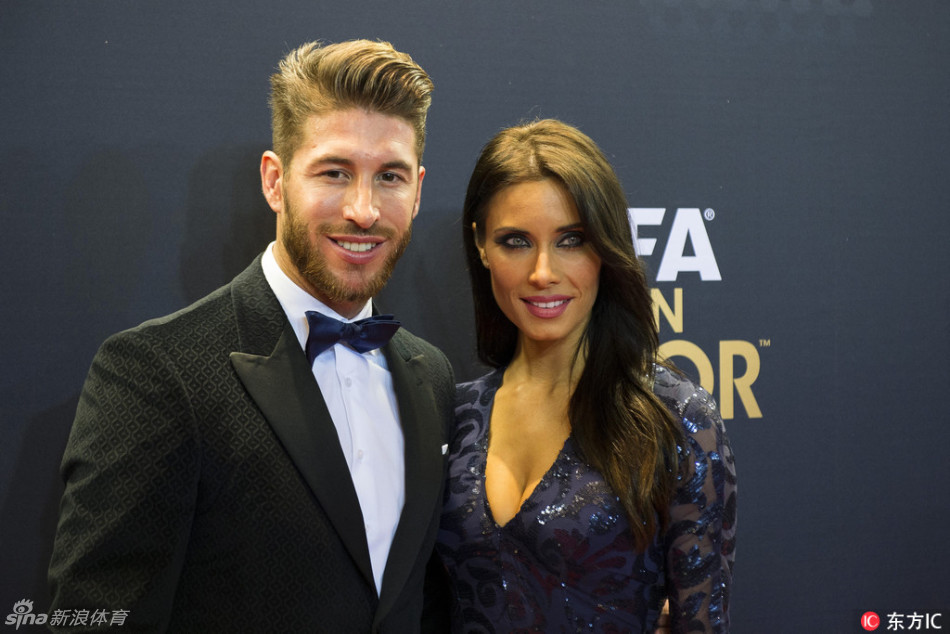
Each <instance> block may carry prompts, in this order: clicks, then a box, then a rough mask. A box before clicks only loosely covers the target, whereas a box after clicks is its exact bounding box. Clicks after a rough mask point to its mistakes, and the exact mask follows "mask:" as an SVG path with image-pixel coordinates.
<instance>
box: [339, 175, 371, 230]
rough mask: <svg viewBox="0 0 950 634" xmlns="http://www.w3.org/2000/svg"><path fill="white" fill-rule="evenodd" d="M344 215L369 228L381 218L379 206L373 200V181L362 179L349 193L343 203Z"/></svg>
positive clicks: (364, 227)
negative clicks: (368, 181)
mask: <svg viewBox="0 0 950 634" xmlns="http://www.w3.org/2000/svg"><path fill="white" fill-rule="evenodd" d="M343 217H344V218H345V219H346V220H352V221H353V222H355V223H356V224H357V225H359V226H360V227H362V228H363V229H369V228H370V227H372V226H373V225H374V224H376V221H377V220H379V208H378V207H377V206H376V204H375V202H374V200H373V187H372V184H371V183H367V182H364V181H363V180H360V181H359V182H357V183H355V184H354V185H353V187H352V188H351V189H350V191H349V192H348V193H347V198H346V203H345V204H344V205H343Z"/></svg>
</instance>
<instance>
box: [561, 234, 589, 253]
mask: <svg viewBox="0 0 950 634" xmlns="http://www.w3.org/2000/svg"><path fill="white" fill-rule="evenodd" d="M558 246H562V247H567V248H569V249H573V248H576V247H581V246H584V234H583V233H579V232H571V233H568V234H566V235H565V236H563V237H562V238H561V239H560V240H559V241H558Z"/></svg>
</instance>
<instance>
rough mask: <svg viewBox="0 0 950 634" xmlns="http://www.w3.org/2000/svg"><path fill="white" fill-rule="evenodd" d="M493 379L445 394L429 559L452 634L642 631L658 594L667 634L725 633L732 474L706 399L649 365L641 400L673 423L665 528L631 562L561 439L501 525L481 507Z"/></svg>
mask: <svg viewBox="0 0 950 634" xmlns="http://www.w3.org/2000/svg"><path fill="white" fill-rule="evenodd" d="M502 376H503V370H496V371H494V372H492V373H490V374H488V375H486V376H483V377H482V378H480V379H478V380H476V381H473V382H471V383H464V384H462V385H460V386H459V389H458V401H457V405H456V410H455V415H456V427H455V431H454V436H453V438H452V442H451V444H450V447H449V479H448V484H447V487H446V492H445V506H444V510H443V513H442V525H441V528H440V531H439V541H438V545H437V549H438V552H439V554H440V555H441V557H442V560H443V562H444V563H445V565H446V568H447V569H448V572H449V576H450V578H451V581H452V594H453V595H454V599H455V607H454V612H453V616H452V629H453V632H486V633H487V632H492V633H498V634H501V633H509V632H543V633H544V634H554V633H559V632H618V633H619V632H652V631H653V629H654V628H655V625H656V619H657V617H658V615H659V612H660V608H661V606H662V604H663V600H664V598H666V597H667V596H669V599H670V611H671V615H672V619H673V631H674V632H693V631H697V632H727V631H728V629H729V609H728V608H729V589H730V584H731V581H732V565H733V561H734V547H735V526H736V497H735V491H736V477H735V464H734V460H733V456H732V451H731V449H730V447H729V441H728V439H727V438H726V435H725V429H724V428H723V424H722V419H721V417H720V415H719V412H718V410H717V409H716V404H715V403H714V402H713V400H712V398H711V397H710V396H709V394H708V393H706V392H705V391H704V390H703V389H702V388H697V387H696V386H694V385H693V384H692V383H690V382H689V381H686V380H684V379H682V378H680V377H678V376H676V375H675V374H673V373H672V372H670V371H668V370H666V369H664V368H662V367H658V368H657V372H656V381H655V384H654V393H655V394H656V395H657V396H658V397H659V398H660V399H661V400H662V401H663V402H664V403H665V404H666V405H667V406H668V407H669V408H670V411H672V412H673V414H674V415H675V416H676V417H677V418H678V419H679V420H680V421H681V422H682V425H683V430H684V435H685V443H684V444H683V446H681V447H680V465H681V467H680V479H679V484H678V486H677V491H676V496H675V499H674V500H673V504H672V507H671V518H670V530H669V531H668V532H667V533H666V534H665V535H663V536H660V535H657V536H656V537H654V539H653V543H652V544H651V545H650V547H649V548H648V549H647V550H646V551H645V552H638V551H637V550H636V548H635V546H634V543H633V538H632V536H631V535H630V530H629V524H628V522H627V519H626V515H625V513H624V510H623V507H622V506H621V505H620V501H619V500H618V499H617V497H616V496H615V495H614V494H613V492H612V491H611V489H610V488H609V487H608V486H607V484H606V483H605V482H604V480H603V478H602V477H601V475H600V473H598V472H597V471H595V470H594V469H592V468H591V467H589V466H588V465H587V464H585V463H584V462H583V461H582V460H581V459H580V458H579V456H578V453H577V450H576V448H575V446H574V442H573V438H568V439H567V441H566V442H565V443H564V447H563V449H562V450H561V452H560V454H559V455H558V457H557V459H556V460H555V462H554V464H553V465H552V467H551V469H550V470H549V471H548V472H547V473H546V474H545V475H544V476H543V477H542V479H541V482H540V483H539V484H538V486H537V488H535V490H534V491H533V492H532V493H531V495H530V497H529V498H528V499H527V500H526V501H525V502H524V504H523V505H522V507H521V509H520V510H519V511H518V513H517V514H516V515H515V516H514V517H513V518H512V519H511V520H510V521H509V522H508V523H507V524H505V525H504V526H498V525H497V524H496V523H495V521H494V519H493V518H492V514H491V509H490V508H489V506H488V500H487V498H486V497H485V459H486V456H487V450H488V429H489V418H490V414H491V409H492V403H493V402H494V396H495V392H496V391H497V389H498V387H499V386H500V385H501V382H502Z"/></svg>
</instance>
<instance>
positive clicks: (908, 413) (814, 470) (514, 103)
mask: <svg viewBox="0 0 950 634" xmlns="http://www.w3.org/2000/svg"><path fill="white" fill-rule="evenodd" d="M0 13H2V16H0V87H2V89H0V223H2V231H0V258H2V263H3V268H4V270H5V271H6V274H5V275H4V276H3V278H2V281H0V285H2V286H0V297H2V302H0V333H2V337H3V351H4V361H3V376H2V385H0V389H2V391H0V425H2V427H0V617H4V616H5V615H7V614H9V613H10V611H11V610H12V606H13V603H14V602H15V601H17V600H20V599H24V598H25V599H29V600H32V601H33V602H34V604H35V608H34V611H35V612H42V611H44V610H45V609H46V607H47V606H48V598H47V594H46V587H45V568H46V562H47V559H48V557H49V551H50V545H51V544H50V542H51V537H52V533H53V530H54V527H55V521H56V514H57V504H58V498H59V494H60V492H61V483H60V482H59V479H58V474H57V467H58V463H59V458H60V455H61V452H62V450H63V446H64V444H65V440H66V437H67V434H68V431H69V427H70V424H71V419H72V414H73V411H74V408H75V404H76V399H77V396H78V393H79V390H80V387H81V385H82V381H83V379H84V376H85V373H86V370H87V368H88V365H89V362H90V360H91V358H92V355H93V354H94V352H95V350H96V348H97V347H98V345H99V343H101V341H102V340H103V339H104V338H105V337H106V336H107V335H108V334H110V333H112V332H114V331H116V330H119V329H122V328H125V327H129V326H132V325H134V324H137V323H139V322H140V321H143V320H144V319H147V318H150V317H154V316H157V315H160V314H165V313H168V312H171V311H173V310H176V309H178V308H180V307H182V306H183V305H185V304H186V303H188V302H190V301H192V300H194V299H197V298H198V297H200V296H202V295H204V294H205V293H206V292H208V291H210V290H211V289H213V288H215V287H216V286H218V285H220V284H222V283H224V282H226V281H227V280H229V279H230V277H231V276H232V275H233V274H234V273H235V272H237V271H239V270H240V269H242V268H243V267H244V266H245V265H246V263H247V262H248V261H249V260H250V259H251V258H252V257H253V256H254V255H255V254H256V253H257V252H258V251H259V250H260V249H262V248H263V246H264V245H266V243H267V242H268V241H269V240H270V239H271V238H272V234H273V219H272V214H271V212H270V211H269V209H268V208H267V206H266V204H265V203H264V200H263V198H262V196H261V194H260V185H259V179H258V175H257V166H258V161H259V156H260V153H261V151H263V150H264V149H266V148H267V147H268V145H269V138H270V133H269V114H268V111H267V90H268V76H269V74H270V73H271V72H272V70H273V68H274V66H275V64H276V62H277V60H278V59H279V58H280V57H281V56H282V55H283V54H284V53H285V52H286V51H287V50H289V49H290V48H291V47H293V46H296V45H298V44H300V43H302V42H304V41H307V40H311V39H317V38H320V39H325V40H328V41H338V40H341V39H349V38H353V37H369V38H380V39H386V40H389V41H391V42H393V44H394V45H395V46H396V47H397V48H399V49H402V50H405V51H408V52H410V53H411V54H412V55H413V56H414V57H415V58H416V60H417V61H419V62H420V63H421V64H422V65H423V66H424V67H425V68H426V69H427V70H428V71H429V72H430V74H431V75H432V77H433V79H434V81H435V83H436V94H435V99H434V104H433V107H432V111H431V115H430V120H429V121H430V123H429V143H428V146H427V149H426V155H425V164H426V167H427V170H428V172H427V176H426V180H425V186H424V188H423V205H422V213H421V214H420V216H419V218H418V220H417V225H416V230H415V235H414V240H413V244H412V245H411V247H410V249H409V252H408V253H407V255H406V256H405V258H404V259H403V261H402V262H401V263H400V265H399V267H398V268H397V271H396V276H395V278H394V280H393V282H392V283H391V285H390V287H389V288H388V289H387V290H386V291H385V293H384V295H383V296H382V297H381V303H382V305H383V306H384V307H385V308H386V309H391V310H392V311H393V312H396V313H398V314H399V315H400V318H402V319H403V320H404V321H406V322H407V323H408V324H409V325H410V326H411V328H412V329H413V330H414V331H415V332H417V333H419V334H422V335H423V336H425V337H427V338H429V339H430V340H432V341H433V342H434V343H436V344H437V345H440V346H441V347H442V348H443V349H444V350H445V351H446V353H447V354H448V355H449V357H450V358H451V360H452V361H453V363H454V364H455V366H456V369H457V373H458V375H459V377H460V378H470V377H472V376H475V375H476V374H477V373H478V372H480V369H479V368H478V367H477V365H476V363H475V361H474V354H473V336H472V318H471V316H470V312H471V302H470V300H469V291H468V284H467V279H466V277H465V273H464V270H463V265H462V258H461V239H460V234H461V231H460V227H459V220H458V219H459V214H460V208H461V201H462V197H463V193H464V187H465V183H466V181H467V178H468V173H469V171H470V169H471V167H472V164H473V162H474V158H475V156H476V154H477V152H478V150H479V149H480V147H481V145H482V144H483V143H484V142H485V141H486V140H487V139H488V137H489V136H491V135H492V134H493V133H494V132H495V131H496V130H498V129H499V128H501V127H503V126H506V125H509V124H512V123H516V122H518V121H520V120H522V119H526V118H534V117H558V118H562V119H564V120H567V121H569V122H571V123H574V124H576V125H578V126H579V127H581V128H582V129H583V130H585V131H586V132H587V133H588V134H590V135H591V136H592V137H593V138H594V139H595V140H596V141H598V142H599V143H600V144H601V146H602V147H603V148H604V150H605V151H606V152H607V154H608V155H609V157H610V158H611V160H612V161H613V163H614V165H615V167H616V169H617V171H618V173H619V175H620V177H621V179H622V180H623V182H624V185H625V189H626V190H627V193H628V197H629V201H630V205H631V207H635V208H638V209H663V210H665V212H664V213H663V215H662V219H659V220H658V218H659V213H658V212H653V222H654V224H641V225H640V232H639V234H640V238H641V240H649V239H655V244H653V246H652V254H651V255H649V256H646V257H645V259H646V260H647V262H648V264H649V266H650V268H651V270H652V271H653V272H654V274H656V273H657V272H658V271H660V270H661V268H662V264H661V263H662V259H663V257H664V254H667V256H666V257H670V258H672V259H671V260H669V262H668V263H674V264H675V263H676V262H677V261H678V262H679V267H678V268H679V269H680V270H678V271H677V272H676V273H675V275H674V276H673V277H672V279H668V280H660V281H657V282H656V288H657V293H659V295H660V296H661V297H662V298H663V301H664V302H665V303H667V304H668V305H669V309H670V310H669V313H670V314H662V315H661V317H660V323H661V327H662V328H661V329H662V333H661V334H662V338H663V340H664V341H665V342H672V343H669V344H668V347H667V350H668V351H677V352H679V353H685V354H687V355H688V356H678V357H676V358H675V359H674V360H675V361H677V362H680V363H681V364H682V366H683V367H684V369H686V370H687V371H688V372H690V373H692V374H694V375H696V376H699V375H701V374H702V375H704V376H705V377H706V380H707V384H708V385H709V386H710V387H711V388H712V389H713V391H714V393H715V395H716V397H717V399H719V400H720V402H721V403H723V405H726V404H727V403H729V402H732V403H733V412H732V415H731V416H728V417H727V421H726V423H727V427H728V430H729V433H730V436H731V438H732V442H733V447H734V449H735V453H736V456H737V461H738V470H739V477H740V498H739V499H740V507H739V508H740V511H739V512H740V524H739V542H738V550H737V569H736V581H735V589H734V603H733V620H734V625H735V626H734V631H735V632H737V633H740V634H741V633H758V632H813V631H817V632H860V631H864V630H862V629H861V627H860V625H859V618H860V615H861V614H862V613H864V612H865V611H868V610H874V611H877V612H878V613H880V614H882V615H885V614H888V613H901V614H910V613H913V612H914V611H916V612H918V613H922V614H923V613H930V614H933V613H935V612H942V613H948V612H950V601H948V595H947V588H948V586H947V581H946V569H947V567H948V565H950V547H948V545H947V541H946V538H945V535H944V533H945V528H946V526H947V525H948V524H950V505H948V504H947V502H946V494H945V493H944V492H943V490H942V489H943V487H944V485H945V484H946V483H947V482H950V466H948V464H950V461H948V460H947V458H946V451H947V450H946V447H948V446H950V415H948V413H947V412H948V407H947V405H946V404H945V403H943V399H944V398H945V394H946V392H947V388H948V385H950V369H948V367H950V366H948V361H947V359H948V358H950V338H948V337H950V336H948V333H950V318H948V314H950V250H948V248H947V243H948V240H950V219H948V218H950V215H948V213H947V211H946V207H947V203H948V199H950V183H948V180H950V179H948V177H950V170H948V167H950V161H948V158H947V152H948V149H947V148H948V147H950V117H948V114H947V113H948V112H950V73H948V71H947V66H948V62H950V5H948V4H947V3H946V2H945V0H916V1H915V2H892V1H888V0H850V1H848V0H721V1H717V0H639V1H633V0H630V1H628V2H616V1H608V0H592V1H590V2H584V3H579V2H573V1H568V0H544V1H540V0H523V1H521V2H517V3H512V2H499V1H496V0H483V1H481V2H464V1H462V0H449V1H440V2H434V1H414V2H398V1H397V2H380V1H377V0H372V1H368V2H361V3H315V2H304V1H302V0H297V1H288V2H270V3H260V2H250V1H249V0H229V1H228V2H223V1H221V0H206V1H205V2H201V3H184V2H167V1H165V2H161V3H159V2H143V1H136V2H129V1H128V0H109V1H106V0H89V1H86V2H67V1H64V0H56V1H39V0H31V1H26V0H6V1H5V2H4V3H3V7H2V10H0ZM688 210H696V211H695V212H691V211H688ZM636 213H638V214H639V213H642V212H636ZM684 232H685V233H684ZM684 236H685V238H684ZM710 257H711V258H712V259H713V261H714V263H715V266H716V268H717V269H718V270H719V272H720V277H721V279H719V280H713V279H711V278H712V277H713V276H712V275H710V274H709V268H708V265H709V262H710V259H709V258H710ZM703 258H705V259H703ZM690 267H692V268H693V269H697V268H699V269H703V270H702V272H700V271H697V270H690ZM704 267H705V268H704ZM676 268H677V267H676V266H674V270H675V269H676ZM667 277H669V276H667ZM651 281H652V280H651ZM677 289H679V290H677ZM677 295H679V297H680V302H679V304H677V301H676V297H677ZM730 371H731V373H732V375H733V379H732V380H729V374H730ZM945 619H946V620H945V621H944V623H945V625H950V614H948V615H947V616H946V617H945ZM2 627H5V626H2V625H0V628H2ZM27 629H28V628H27Z"/></svg>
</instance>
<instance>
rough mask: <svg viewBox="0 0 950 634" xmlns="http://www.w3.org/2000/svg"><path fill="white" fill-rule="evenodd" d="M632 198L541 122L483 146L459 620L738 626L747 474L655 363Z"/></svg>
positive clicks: (453, 455) (612, 626)
mask: <svg viewBox="0 0 950 634" xmlns="http://www.w3.org/2000/svg"><path fill="white" fill-rule="evenodd" d="M626 210H627V204H626V201H625V199H624V195H623V190H622V188H621V186H620V183H619V182H618V180H617V177H616V175H615V174H614V172H613V169H612V168H611V167H610V165H609V163H608V162H607V160H606V158H605V157H604V155H603V154H602V153H601V151H600V150H599V148H598V147H597V146H596V145H595V144H594V142H593V141H591V139H589V138H588V137H587V136H585V135H584V134H583V133H581V132H580V131H579V130H577V129H576V128H573V127H571V126H569V125H566V124H564V123H561V122H558V121H553V120H544V121H537V122H534V123H531V124H528V125H525V126H520V127H516V128H510V129H507V130H503V131H502V132H500V133H499V134H497V135H496V136H495V137H494V138H493V139H492V140H491V141H490V142H489V143H488V144H487V145H486V146H485V148H484V149H483V151H482V153H481V155H480V157H479V159H478V162H477V164H476V167H475V170H474V173H473V174H472V178H471V180H470V182H469V187H468V192H467V195H466V199H465V207H464V216H463V220H464V221H463V224H464V228H465V231H466V236H465V248H466V254H467V261H468V268H469V272H470V275H471V281H472V287H473V296H474V304H475V313H476V328H477V341H478V355H479V358H480V359H481V360H482V361H483V362H485V363H487V364H488V365H489V366H491V367H493V368H495V369H494V370H493V371H492V372H490V373H489V374H487V375H486V376H483V377H482V378H480V379H478V380H476V381H473V382H471V383H465V384H462V385H460V386H459V390H458V401H457V407H456V426H455V430H454V435H453V438H452V440H451V443H450V448H449V479H448V483H447V486H446V494H445V507H444V511H443V516H442V524H441V529H440V532H439V542H438V546H437V548H438V551H439V554H440V555H441V557H442V559H443V562H444V563H445V566H446V569H447V571H448V573H449V577H450V579H451V592H452V594H453V596H454V600H455V607H454V610H453V617H452V620H453V624H452V627H453V631H455V632H486V633H487V632H497V633H502V632H505V633H507V632H543V633H545V634H551V633H555V632H618V633H619V632H653V631H654V630H655V629H656V628H657V625H658V623H657V621H658V618H659V615H660V612H661V607H662V606H663V604H664V601H666V600H668V601H669V611H670V623H669V625H668V627H669V628H671V629H672V631H674V632H686V631H690V632H693V631H707V632H726V631H728V627H729V593H730V584H731V580H732V566H733V561H734V546H735V519H736V503H735V482H736V481H735V470H734V461H733V456H732V452H731V449H730V447H729V442H728V440H727V438H726V435H725V430H724V428H723V424H722V419H721V417H720V416H719V413H718V411H717V409H716V404H715V403H714V401H713V399H712V398H711V397H710V396H709V394H707V393H706V392H705V391H704V390H703V389H702V388H700V387H697V386H695V385H693V384H692V383H691V382H689V381H688V380H687V379H685V378H684V377H683V376H682V375H680V374H679V373H678V372H677V371H675V370H674V369H672V368H671V367H669V366H667V365H665V364H662V363H658V362H657V359H656V353H657V347H658V342H657V331H656V326H655V324H654V321H653V316H652V307H651V299H650V293H649V289H648V287H647V283H646V279H645V276H644V273H643V270H642V267H641V264H640V262H639V260H638V259H637V257H636V254H635V252H634V248H633V242H632V238H631V232H630V226H629V224H628V221H627V214H626Z"/></svg>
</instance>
